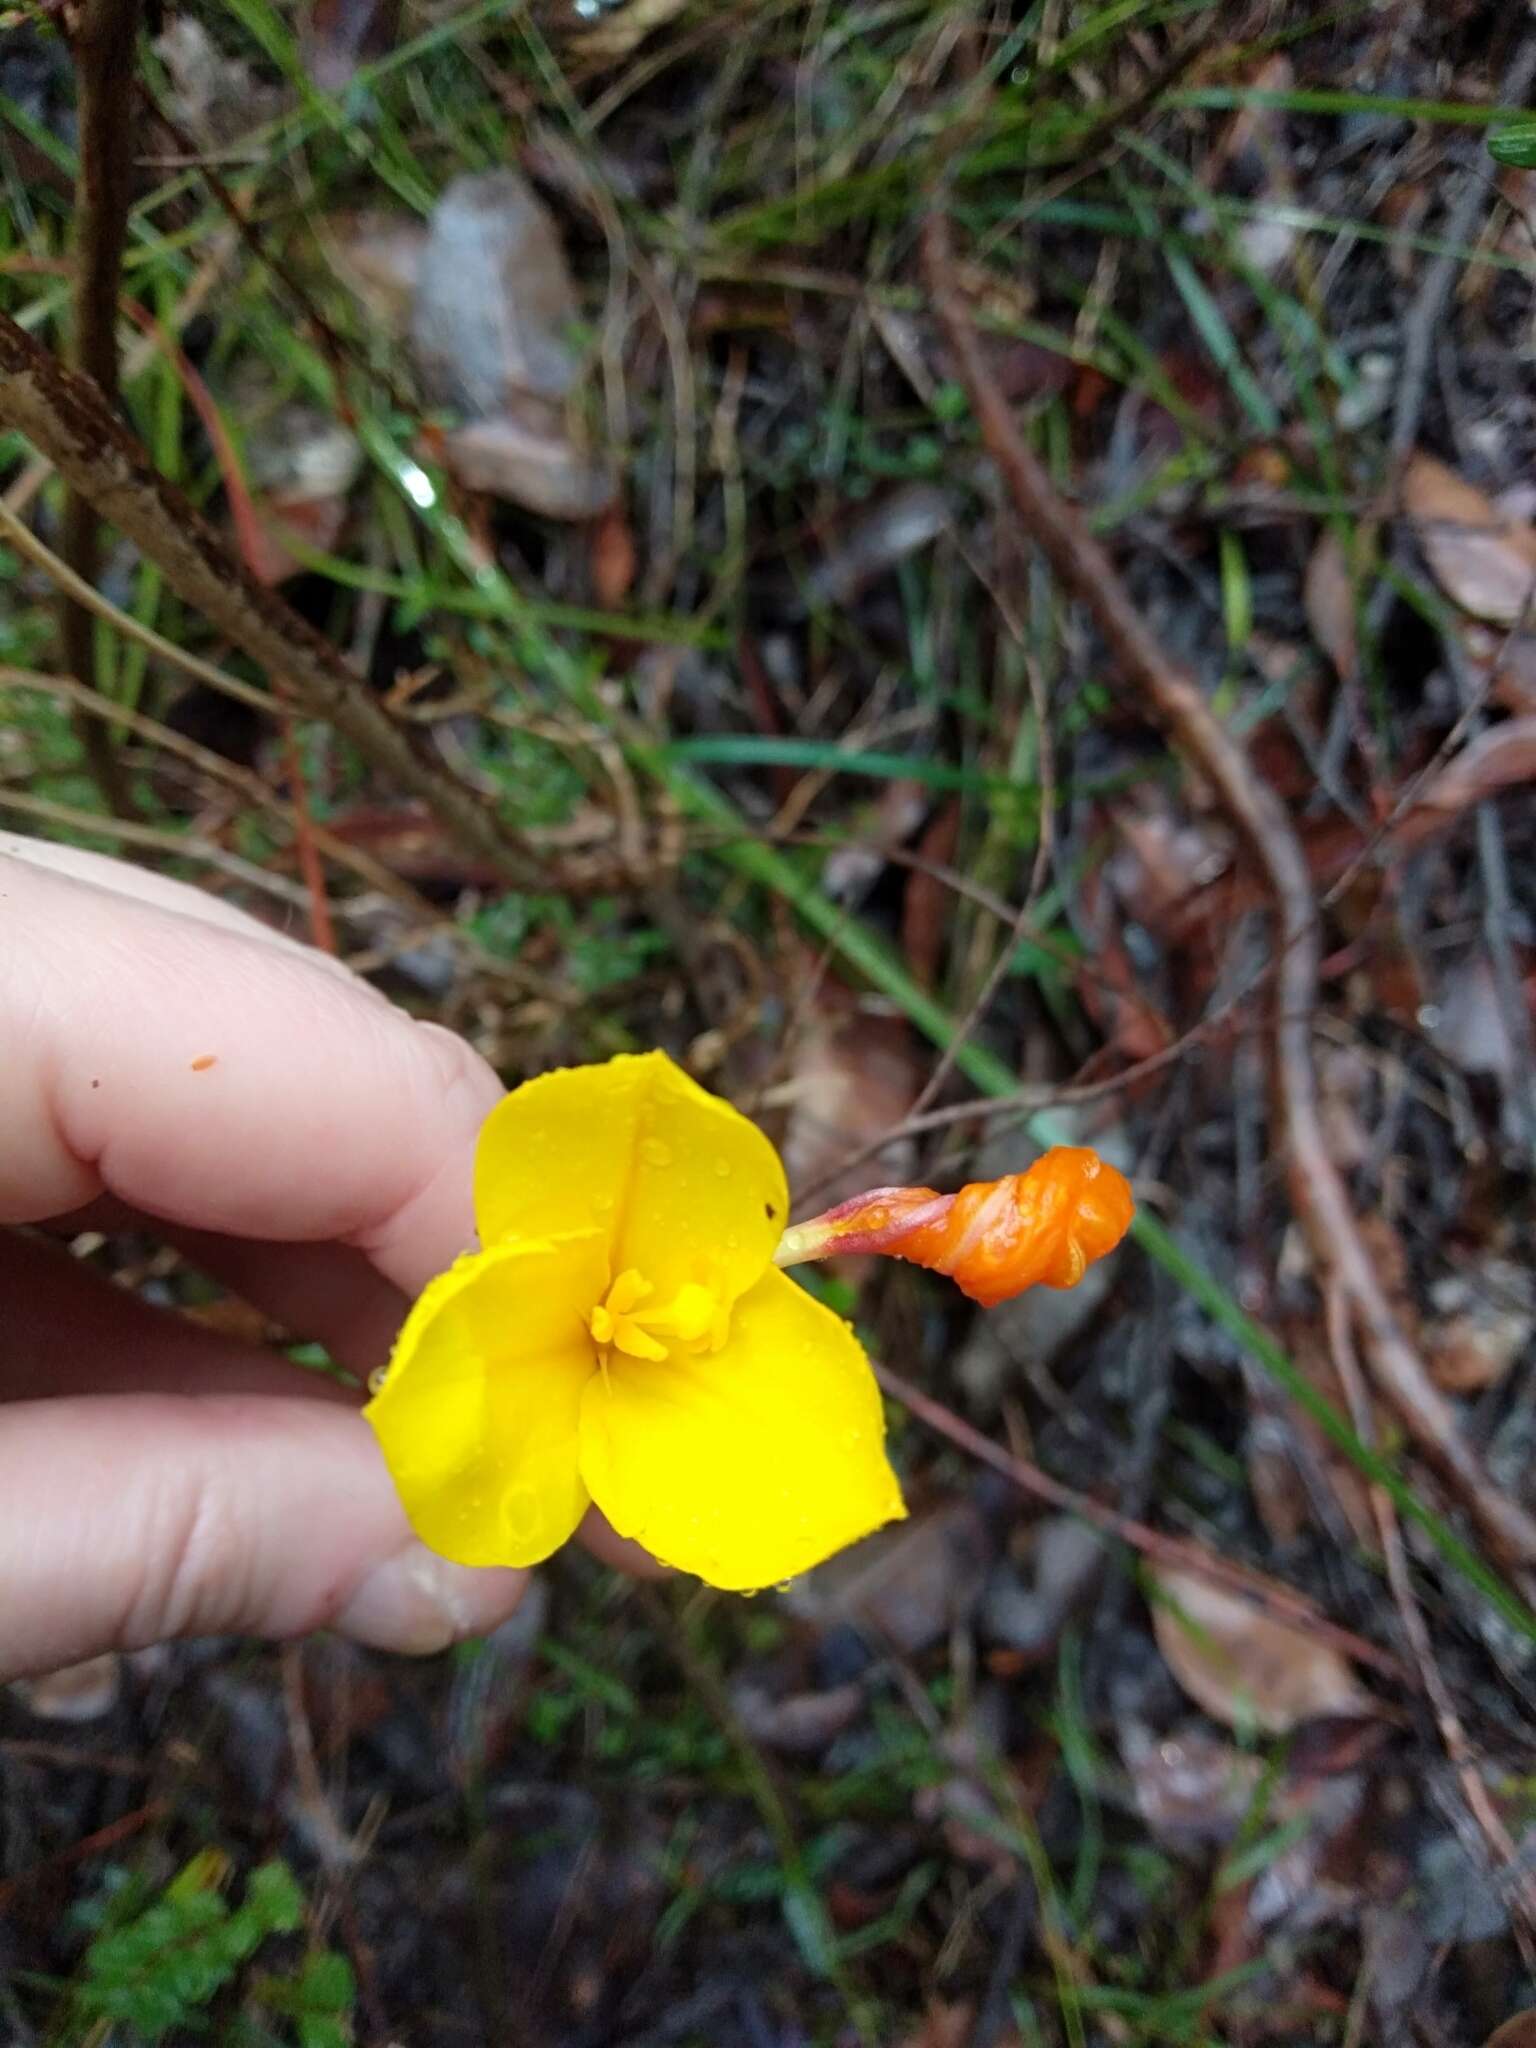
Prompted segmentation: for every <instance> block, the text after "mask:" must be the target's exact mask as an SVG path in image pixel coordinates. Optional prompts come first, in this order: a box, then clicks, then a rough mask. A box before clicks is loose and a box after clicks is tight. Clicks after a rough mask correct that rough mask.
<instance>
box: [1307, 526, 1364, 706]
mask: <svg viewBox="0 0 1536 2048" xmlns="http://www.w3.org/2000/svg"><path fill="white" fill-rule="evenodd" d="M1301 594H1302V602H1303V604H1304V605H1305V606H1306V610H1307V624H1308V625H1309V626H1310V627H1311V628H1312V637H1313V639H1314V640H1316V642H1317V644H1318V646H1319V647H1321V648H1322V650H1323V652H1324V653H1325V654H1326V655H1327V657H1328V659H1329V660H1330V661H1331V662H1332V663H1333V665H1334V667H1335V668H1336V669H1337V670H1338V672H1339V675H1340V678H1341V679H1342V680H1343V681H1344V682H1346V683H1348V682H1352V681H1353V680H1354V677H1355V674H1356V672H1357V671H1358V669H1359V666H1360V646H1359V639H1358V636H1357V634H1356V631H1355V581H1354V578H1353V576H1351V574H1350V570H1349V563H1348V561H1347V559H1346V558H1345V554H1344V545H1343V543H1342V541H1341V540H1340V539H1339V537H1338V535H1337V534H1336V533H1335V532H1334V530H1333V528H1332V527H1331V526H1329V527H1324V529H1323V531H1322V533H1321V534H1319V536H1318V541H1317V546H1316V547H1315V548H1313V550H1312V555H1311V559H1310V560H1309V561H1308V563H1307V574H1306V579H1305V581H1304V582H1303V584H1302V593H1301Z"/></svg>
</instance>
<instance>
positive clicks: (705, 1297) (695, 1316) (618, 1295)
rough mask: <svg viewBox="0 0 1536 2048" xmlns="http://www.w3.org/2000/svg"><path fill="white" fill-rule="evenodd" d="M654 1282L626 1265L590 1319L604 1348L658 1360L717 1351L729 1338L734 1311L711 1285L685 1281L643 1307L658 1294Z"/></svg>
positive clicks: (592, 1329)
mask: <svg viewBox="0 0 1536 2048" xmlns="http://www.w3.org/2000/svg"><path fill="white" fill-rule="evenodd" d="M655 1291H656V1290H655V1288H654V1286H653V1285H652V1283H651V1282H650V1281H649V1280H647V1279H645V1278H644V1277H643V1275H641V1274H640V1273H639V1272H637V1271H636V1270H635V1268H634V1267H633V1266H630V1267H627V1268H626V1269H625V1271H624V1272H622V1273H620V1275H619V1276H618V1278H617V1279H616V1280H615V1281H614V1282H613V1283H612V1285H611V1286H610V1287H609V1289H608V1292H607V1294H606V1295H605V1297H604V1298H603V1300H602V1301H601V1302H600V1303H599V1304H598V1306H597V1307H596V1308H594V1309H593V1310H592V1312H591V1313H590V1315H589V1316H588V1317H587V1328H588V1329H589V1330H590V1331H591V1332H592V1336H593V1338H594V1340H595V1341H596V1342H597V1343H598V1344H599V1345H601V1346H602V1347H603V1348H604V1349H605V1350H606V1349H609V1348H611V1349H613V1350H614V1351H619V1352H622V1353H623V1354H624V1356H625V1357H627V1358H646V1359H652V1360H659V1359H663V1358H666V1357H668V1356H670V1354H671V1353H672V1352H673V1351H674V1350H676V1351H686V1352H690V1353H692V1352H699V1351H717V1350H718V1349H719V1348H720V1346H721V1344H723V1343H724V1341H725V1335H726V1330H727V1328H728V1326H729V1321H730V1316H729V1311H728V1310H727V1309H726V1307H725V1306H724V1304H723V1303H722V1302H721V1301H720V1299H719V1297H718V1296H717V1295H716V1294H714V1293H713V1292H712V1291H711V1290H710V1289H709V1288H708V1287H705V1286H702V1285H701V1284H700V1283H699V1282H698V1281H696V1280H689V1281H685V1282H684V1284H683V1285H682V1286H681V1287H680V1288H679V1289H678V1291H677V1293H676V1294H674V1295H673V1297H672V1299H671V1300H670V1301H667V1302H661V1303H658V1304H657V1305H656V1307H654V1308H651V1307H642V1306H641V1304H642V1303H646V1302H648V1301H649V1300H650V1297H651V1296H652V1295H653V1294H654V1293H655Z"/></svg>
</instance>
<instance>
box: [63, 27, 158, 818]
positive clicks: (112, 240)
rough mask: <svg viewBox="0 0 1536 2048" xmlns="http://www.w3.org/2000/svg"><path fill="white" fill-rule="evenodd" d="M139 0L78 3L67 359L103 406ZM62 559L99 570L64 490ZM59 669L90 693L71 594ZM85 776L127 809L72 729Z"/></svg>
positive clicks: (96, 531) (92, 635) (89, 529)
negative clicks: (76, 156)
mask: <svg viewBox="0 0 1536 2048" xmlns="http://www.w3.org/2000/svg"><path fill="white" fill-rule="evenodd" d="M138 26H139V0H85V4H84V5H83V6H82V7H81V9H80V13H79V18H78V20H77V22H76V25H75V32H74V37H73V51H74V59H75V104H76V120H77V124H78V128H79V136H80V144H79V149H80V170H79V176H78V179H77V181H76V185H75V289H74V322H73V328H72V333H71V340H70V354H71V360H72V361H73V363H74V366H75V367H76V369H78V370H80V371H81V372H82V373H83V374H84V375H85V376H87V377H89V378H91V379H92V380H93V382H94V383H95V385H96V387H97V389H98V390H99V391H100V393H101V395H102V398H103V399H104V400H105V402H106V403H107V405H109V406H111V407H115V406H116V404H117V394H118V386H117V297H118V289H119V282H120V278H121V273H122V265H123V249H124V246H125V244H126V241H127V236H128V204H129V200H130V198H131V196H132V181H133V116H134V106H135V100H134V95H133V92H132V90H131V87H132V80H133V54H134V39H135V37H136V36H137V34H138ZM62 552H63V556H64V559H65V561H66V562H68V564H69V566H70V567H71V568H72V569H73V570H74V571H75V573H76V574H77V575H78V576H81V577H83V578H84V580H85V581H86V582H87V583H89V584H92V585H94V584H95V583H96V580H97V578H98V576H99V574H100V571H101V520H100V517H99V515H98V513H97V511H96V507H95V506H94V504H92V502H91V500H90V498H89V497H88V496H87V495H86V494H85V493H84V492H82V491H80V490H78V489H76V488H75V487H74V486H73V485H71V487H70V490H69V495H68V498H67V500H66V502H65V507H64V531H63V548H62ZM59 636H60V640H61V642H62V644H63V650H64V662H65V666H66V667H67V668H68V669H69V671H70V673H71V674H72V675H73V676H74V677H75V678H76V680H77V681H78V682H80V683H83V684H84V685H85V686H86V688H87V689H91V688H94V687H95V686H96V647H95V641H96V628H95V622H94V621H93V619H92V617H91V615H90V613H89V612H88V611H86V609H85V608H84V607H83V606H82V605H81V604H79V603H78V602H77V601H76V600H75V599H74V598H73V597H71V596H69V595H67V594H66V595H65V596H64V597H62V599H61V600H60V607H59ZM78 730H79V732H80V738H81V743H82V745H83V746H84V748H85V753H86V759H87V761H88V762H89V764H90V768H91V772H92V774H93V775H94V777H95V779H96V782H97V784H98V786H99V788H100V790H101V793H102V796H103V797H104V798H105V800H106V802H107V804H108V805H109V807H110V808H111V809H112V810H114V811H117V812H119V813H125V812H127V811H128V810H130V809H131V805H130V803H129V799H128V792H127V789H126V787H125V785H124V782H123V777H122V772H121V770H120V768H119V766H118V762H117V757H116V754H115V753H114V751H113V747H112V741H111V736H110V733H109V731H108V728H107V727H106V726H104V725H102V724H101V723H100V722H99V721H98V720H95V719H89V720H82V721H80V724H79V726H78Z"/></svg>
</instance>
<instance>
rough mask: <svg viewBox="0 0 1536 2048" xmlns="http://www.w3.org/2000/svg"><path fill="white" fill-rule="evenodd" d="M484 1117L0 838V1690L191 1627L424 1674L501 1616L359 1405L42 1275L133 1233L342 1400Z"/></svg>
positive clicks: (423, 1070) (277, 984)
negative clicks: (432, 1539)
mask: <svg viewBox="0 0 1536 2048" xmlns="http://www.w3.org/2000/svg"><path fill="white" fill-rule="evenodd" d="M501 1092H502V1089H501V1083H500V1082H499V1081H498V1080H497V1078H496V1075H495V1074H494V1073H493V1072H492V1070H491V1069H490V1067H489V1066H487V1065H486V1063H485V1062H484V1061H483V1060H482V1059H481V1058H480V1057H479V1055H478V1054H477V1053H475V1052H474V1051H473V1050H472V1049H471V1048H470V1047H469V1046H468V1045H466V1044H465V1043H464V1042H463V1041H462V1040H461V1039H459V1038H456V1037H454V1036H453V1035H452V1034H451V1033H449V1032H447V1031H444V1030H441V1029H439V1028H437V1027H435V1026H433V1025H428V1024H422V1023H418V1022H415V1021H413V1020H412V1019H411V1018H409V1017H407V1016H406V1015H405V1014H404V1013H403V1012H401V1011H400V1010H398V1009H396V1008H394V1007H392V1006H391V1005H390V1004H389V1003H388V1002H387V1001H385V999H384V998H383V997H382V996H380V995H379V994H378V993H377V992H376V991H375V990H373V989H371V988H369V987H367V986H366V985H365V984H364V983H362V982H360V981H359V980H357V979H356V978H355V977H353V976H351V975H349V974H348V973H347V972H346V971H345V970H344V969H343V968H341V967H339V966H338V965H337V964H336V963H335V962H334V961H332V960H329V959H327V958H325V957H324V956H323V955H321V954H318V953H316V952H314V951H312V950H311V949H309V948H308V947H305V946H303V945H301V944H299V943H298V942H297V941H296V940H294V939H291V938H288V937H285V936H284V935H282V934H281V933H278V932H275V931H273V930H271V929H270V928H268V927H267V926H265V925H262V924H260V923H258V922H256V921H255V920H254V919H252V918H250V917H247V916H245V915H244V914H243V913H242V912H240V911H238V910H235V909H233V908H231V907H230V906H229V905H227V904H224V903H222V902H221V901H219V900H218V899H216V898H214V897H211V896H208V895H205V894H203V893H202V892H200V891H198V890H196V889H194V888H190V887H187V886H185V885H183V884H181V883H179V882H173V881H169V880H167V879H166V878H164V877H162V876H158V875H153V874H148V873H145V872H143V871H141V870H138V869H135V868H132V867H129V866H127V865H125V864H124V863H121V862H118V861H114V860H108V859H106V858H104V857H102V856H99V855H95V854H86V853H81V852H77V851H75V850H73V849H69V848H64V847H59V846H54V845H51V844H46V843H44V842H40V841H34V840H26V839H21V838H16V837H13V836H12V835H10V834H7V833H3V832H0V1679H7V1678H16V1677H20V1676H25V1675H29V1674H33V1673H37V1672H42V1671H49V1670H53V1669H57V1668H58V1667H59V1666H61V1665H65V1664H69V1663H73V1662H77V1661H79V1660H81V1659H83V1658H86V1657H89V1656H93V1655H96V1654H97V1653H99V1652H101V1651H104V1650H108V1649H134V1648H139V1647H142V1646H144V1645H147V1644H150V1643H155V1642H160V1641H163V1640H166V1639H167V1638H170V1637H174V1636H187V1635H210V1634H223V1633H231V1634H246V1635H257V1636H266V1637H289V1636H295V1635H301V1634H304V1633H306V1632H308V1631H309V1630H312V1629H316V1628H322V1627H330V1628H336V1629H339V1630H340V1631H341V1632H342V1633H344V1634H346V1635H349V1636H351V1637H353V1638H354V1639H355V1640H357V1641H359V1642H363V1643H368V1644H371V1645H374V1646H376V1647H379V1648H384V1649H392V1650H401V1651H410V1652H426V1651H431V1650H438V1649H442V1648H444V1647H445V1646H446V1645H447V1644H449V1643H450V1642H452V1641H454V1640H456V1639H458V1638H460V1637H463V1636H467V1635H473V1634H480V1633H483V1632H485V1631H486V1630H488V1629H490V1628H492V1627H494V1626H495V1625H496V1624H497V1623H498V1622H500V1621H502V1620H504V1619H505V1618H506V1617H507V1616H508V1615H509V1614H511V1613H512V1611H513V1610H514V1609H515V1607H516V1606H517V1603H518V1601H519V1599H520V1598H521V1595H522V1592H523V1588H524V1586H525V1584H526V1579H527V1574H526V1573H523V1572H519V1571H511V1570H507V1571H499V1570H470V1569H467V1568H465V1567H462V1566H457V1565H451V1564H448V1563H447V1562H445V1561H444V1560H443V1559H440V1558H437V1557H434V1556H433V1555H431V1554H430V1553H429V1552H428V1551H426V1550H425V1549H424V1548H423V1547H422V1546H421V1545H420V1544H419V1543H417V1542H416V1541H415V1539H414V1538H413V1537H412V1536H411V1533H410V1530H409V1528H408V1526H407V1524H406V1521H405V1517H404V1515H403V1513H402V1512H401V1509H400V1506H399V1503H398V1501H397V1500H396V1497H395V1493H394V1488H393V1486H392V1485H391V1482H390V1479H389V1475H388V1473H387V1471H386V1470H385V1467H384V1463H383V1460H382V1458H381V1457H380V1455H379V1452H378V1450H377V1447H376V1445H375V1443H374V1440H373V1437H372V1434H371V1432H370V1431H369V1429H368V1427H367V1425H366V1424H365V1423H364V1422H363V1420H362V1418H361V1416H360V1415H359V1414H358V1412H357V1409H358V1398H357V1397H356V1396H354V1395H352V1394H349V1393H348V1392H347V1391H346V1390H345V1389H344V1388H342V1387H340V1386H338V1385H337V1384H336V1383H335V1382H333V1381H329V1380H327V1379H324V1378H322V1377H319V1376H317V1375H315V1374H313V1373H309V1372H306V1371H304V1370H303V1369H302V1368H301V1367H299V1366H296V1365H293V1364H291V1363H290V1362H289V1361H288V1360H286V1359H284V1358H282V1357H281V1356H280V1355H278V1354H276V1353H273V1352H268V1351H264V1350H262V1349H260V1348H259V1347H257V1346H254V1345H251V1344H247V1343H244V1342H240V1341H237V1340H236V1339H234V1338H232V1337H228V1336H224V1335H220V1334H215V1333H214V1332H212V1331H210V1330H208V1329H205V1328H202V1327H200V1326H199V1325H198V1324H196V1323H194V1322H191V1321H188V1320H186V1319H184V1318H182V1317H180V1316H177V1315H174V1314H171V1313H169V1312H167V1311H165V1310H163V1309H159V1308H154V1307H151V1306H150V1305H149V1304H147V1303H145V1302H143V1301H141V1300H138V1299H137V1298H135V1297H134V1296H133V1295H131V1294H129V1293H127V1292H126V1291H125V1290H124V1289H122V1288H121V1287H119V1286H116V1285H115V1284H114V1283H113V1282H112V1280H111V1279H110V1278H108V1277H107V1276H106V1275H105V1273H104V1272H102V1271H100V1270H98V1269H93V1268H92V1267H90V1266H87V1265H85V1264H83V1263H82V1262H81V1261H80V1260H78V1259H76V1258H73V1257H71V1255H70V1252H69V1250H68V1249H67V1246H68V1243H69V1240H70V1239H71V1237H73V1236H75V1235H76V1234H77V1233H78V1232H80V1231H82V1230H87V1229H96V1230H117V1229H127V1228H132V1229H139V1230H147V1231H149V1232H150V1233H152V1234H153V1235H154V1236H156V1237H158V1238H160V1239H162V1240H164V1241H166V1242H169V1243H170V1244H172V1245H174V1246H176V1247H177V1248H178V1249H179V1250H180V1251H181V1252H182V1253H183V1254H184V1255H185V1256H186V1257H187V1259H188V1260H189V1262H191V1263H193V1264H195V1265H196V1266H198V1267H199V1268H200V1269H201V1270H203V1271H204V1272H206V1273H208V1274H210V1275H212V1276H213V1277H214V1278H215V1279H216V1280H218V1281H220V1282H222V1283H223V1284H224V1286H226V1287H227V1288H228V1289H230V1290H231V1291H232V1292H234V1293H237V1294H239V1295H240V1296H242V1297H243V1298H244V1299H245V1300H247V1301H249V1302H251V1303H252V1304H254V1305H255V1306H256V1307H257V1308H259V1309H261V1310H263V1311H265V1312H266V1313H267V1314H268V1315H269V1316H271V1317H272V1318H273V1320H274V1321H275V1322H277V1323H279V1324H281V1325H282V1327H283V1328H284V1329H285V1330H287V1331H289V1332H291V1333H292V1334H293V1335H295V1336H296V1337H302V1338H306V1339H310V1340H313V1341H315V1342H318V1343H321V1344H323V1345H324V1346H325V1347H326V1349H327V1350H328V1352H329V1353H330V1355H331V1356H332V1357H333V1358H334V1359H336V1361H337V1362H338V1363H339V1364H341V1365H343V1366H344V1367H346V1368H347V1369H348V1370H349V1371H351V1372H354V1373H356V1374H357V1375H358V1376H359V1377H360V1378H361V1377H364V1376H366V1374H367V1373H368V1372H369V1371H370V1370H371V1369H372V1368H373V1367H374V1366H376V1365H378V1364H380V1363H381V1362H382V1361H383V1360H384V1358H385V1357H386V1356H387V1354H388V1349H389V1344H390V1341H391V1339H392V1337H393V1335H394V1332H395V1329H396V1328H397V1326H398V1324H399V1322H400V1319H401V1317H402V1316H403V1314H404V1311H405V1307H406V1304H407V1302H408V1300H409V1299H410V1297H411V1296H412V1295H414V1294H415V1293H416V1292H418V1291H419V1290H420V1288H421V1287H422V1286H423V1285H424V1284H425V1282H426V1281H427V1280H429V1279H430V1278H431V1277H432V1275H433V1274H434V1273H438V1272H440V1271H442V1269H443V1268H444V1267H445V1266H447V1265H448V1264H449V1263H450V1262H451V1261H452V1260H453V1258H454V1257H455V1256H456V1255H457V1254H458V1253H459V1252H461V1251H463V1250H464V1249H466V1247H467V1246H468V1245H469V1244H470V1243H471V1241H472V1238H473V1232H474V1220H473V1214H472V1210H471V1204H470V1180H471V1164H472V1159H473V1153H474V1142H475V1136H476V1133H477V1131H478V1129H479V1126H480V1124H481V1122H482V1120H483V1118H484V1117H485V1115H486V1113H487V1111H488V1110H489V1109H490V1108H491V1107H492V1106H493V1104H494V1103H495V1102H496V1101H497V1100H498V1098H499V1097H500V1095H501ZM28 1226H30V1227H28ZM589 1521H590V1522H591V1523H592V1524H593V1526H591V1527H589V1528H587V1529H584V1531H583V1535H584V1536H585V1538H586V1539H587V1540H588V1542H589V1543H590V1545H591V1547H592V1548H594V1549H595V1550H597V1551H598V1553H599V1555H602V1556H604V1557H606V1558H607V1559H608V1560H609V1561H611V1562H616V1563H620V1564H623V1565H626V1566H630V1567H635V1568H640V1569H644V1568H645V1566H646V1565H647V1564H648V1562H649V1561H648V1560H644V1559H643V1558H642V1556H641V1554H640V1553H638V1552H637V1551H635V1550H634V1548H633V1546H631V1545H628V1544H625V1543H622V1542H621V1541H620V1539H619V1538H618V1537H616V1536H614V1535H613V1533H612V1531H611V1530H609V1529H608V1528H607V1527H606V1525H605V1524H602V1523H601V1522H600V1520H599V1519H598V1518H596V1517H590V1518H589Z"/></svg>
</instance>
